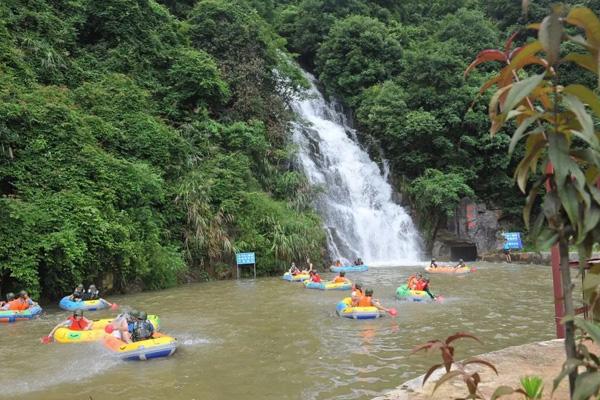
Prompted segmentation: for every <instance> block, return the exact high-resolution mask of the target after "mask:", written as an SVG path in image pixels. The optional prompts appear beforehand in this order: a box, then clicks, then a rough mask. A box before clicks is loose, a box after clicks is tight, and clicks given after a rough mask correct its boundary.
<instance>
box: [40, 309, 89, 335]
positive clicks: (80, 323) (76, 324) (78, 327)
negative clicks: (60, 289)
mask: <svg viewBox="0 0 600 400" xmlns="http://www.w3.org/2000/svg"><path fill="white" fill-rule="evenodd" d="M93 324H94V323H93V322H92V321H90V320H89V319H87V318H85V317H84V316H83V311H82V310H75V311H73V315H71V316H70V317H69V318H67V319H65V320H64V321H62V322H61V323H59V324H58V325H56V326H55V327H54V328H53V329H52V331H50V333H49V334H48V338H53V337H54V336H53V335H54V332H56V330H57V329H58V328H67V329H70V330H72V331H88V330H90V329H92V325H93Z"/></svg>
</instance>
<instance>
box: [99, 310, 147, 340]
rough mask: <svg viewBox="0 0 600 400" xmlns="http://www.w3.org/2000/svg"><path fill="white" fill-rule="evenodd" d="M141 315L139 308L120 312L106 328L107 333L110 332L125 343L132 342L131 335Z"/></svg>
mask: <svg viewBox="0 0 600 400" xmlns="http://www.w3.org/2000/svg"><path fill="white" fill-rule="evenodd" d="M139 315H140V312H139V311H137V310H131V311H129V312H125V313H122V314H119V315H117V317H116V318H115V319H114V320H112V322H111V323H110V324H108V325H107V326H106V328H105V329H104V330H105V331H106V333H110V334H111V335H113V336H114V337H116V338H118V339H121V340H122V341H124V342H125V343H131V342H132V340H131V335H132V333H133V331H134V329H135V323H136V322H137V320H138V318H139Z"/></svg>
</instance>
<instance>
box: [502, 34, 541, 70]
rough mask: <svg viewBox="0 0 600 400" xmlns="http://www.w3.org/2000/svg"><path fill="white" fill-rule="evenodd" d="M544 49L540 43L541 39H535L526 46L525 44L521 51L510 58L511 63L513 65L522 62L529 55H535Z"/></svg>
mask: <svg viewBox="0 0 600 400" xmlns="http://www.w3.org/2000/svg"><path fill="white" fill-rule="evenodd" d="M542 50H543V48H542V44H541V43H540V41H539V40H535V41H533V42H531V43H529V44H527V45H526V46H524V47H523V48H522V49H521V50H519V52H518V53H517V54H516V55H515V56H514V58H512V59H511V60H510V65H511V66H512V65H515V64H519V63H520V62H522V60H523V59H525V58H527V57H529V56H533V55H535V54H537V53H539V52H540V51H542Z"/></svg>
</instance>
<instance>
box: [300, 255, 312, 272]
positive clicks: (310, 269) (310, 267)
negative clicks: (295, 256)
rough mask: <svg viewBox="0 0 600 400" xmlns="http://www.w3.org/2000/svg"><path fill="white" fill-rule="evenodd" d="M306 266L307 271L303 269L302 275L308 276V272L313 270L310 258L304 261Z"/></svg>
mask: <svg viewBox="0 0 600 400" xmlns="http://www.w3.org/2000/svg"><path fill="white" fill-rule="evenodd" d="M306 264H307V265H308V269H303V270H302V273H303V274H310V271H312V270H313V265H312V263H311V262H310V258H307V259H306Z"/></svg>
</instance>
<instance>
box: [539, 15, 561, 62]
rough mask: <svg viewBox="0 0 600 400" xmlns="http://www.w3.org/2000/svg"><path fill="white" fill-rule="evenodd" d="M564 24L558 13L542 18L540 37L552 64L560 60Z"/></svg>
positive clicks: (547, 57)
mask: <svg viewBox="0 0 600 400" xmlns="http://www.w3.org/2000/svg"><path fill="white" fill-rule="evenodd" d="M562 34H563V26H562V22H561V20H560V18H559V16H558V15H557V14H554V13H553V14H550V15H548V16H547V17H546V18H544V19H543V20H542V25H541V26H540V30H539V32H538V38H539V40H540V43H542V47H543V48H544V51H545V52H546V59H547V60H548V63H550V65H553V64H554V63H555V62H556V61H558V57H559V55H560V43H561V41H562Z"/></svg>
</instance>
